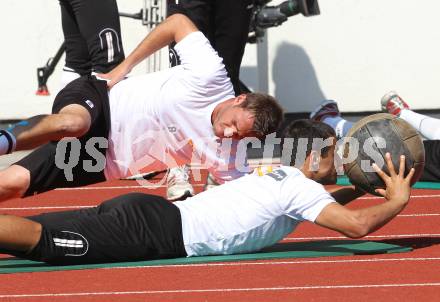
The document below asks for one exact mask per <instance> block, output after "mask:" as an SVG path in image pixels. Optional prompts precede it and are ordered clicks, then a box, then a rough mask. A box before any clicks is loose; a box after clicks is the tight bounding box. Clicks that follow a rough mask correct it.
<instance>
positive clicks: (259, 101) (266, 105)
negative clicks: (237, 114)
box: [240, 92, 284, 136]
mask: <svg viewBox="0 0 440 302" xmlns="http://www.w3.org/2000/svg"><path fill="white" fill-rule="evenodd" d="M240 107H241V108H244V109H245V110H247V111H249V112H251V113H252V114H253V115H254V125H253V127H252V131H254V132H255V133H256V135H257V136H265V135H267V134H269V133H272V132H275V131H277V130H278V128H279V127H280V125H281V123H282V122H283V117H284V112H283V108H282V107H281V106H280V104H279V103H278V101H277V100H276V99H275V98H274V97H272V96H270V95H268V94H264V93H257V92H252V93H248V94H246V99H245V100H244V101H243V102H242V103H241V104H240Z"/></svg>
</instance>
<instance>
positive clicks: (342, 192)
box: [327, 186, 365, 205]
mask: <svg viewBox="0 0 440 302" xmlns="http://www.w3.org/2000/svg"><path fill="white" fill-rule="evenodd" d="M327 192H329V193H330V195H331V196H332V197H333V198H334V199H335V200H336V201H337V202H338V203H339V204H341V205H346V204H348V203H349V202H351V201H353V200H355V199H356V198H359V197H361V196H363V195H365V192H364V191H362V190H361V189H359V188H357V187H355V186H349V187H344V188H339V187H338V188H330V189H328V190H327Z"/></svg>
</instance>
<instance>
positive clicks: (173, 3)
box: [167, 0, 215, 66]
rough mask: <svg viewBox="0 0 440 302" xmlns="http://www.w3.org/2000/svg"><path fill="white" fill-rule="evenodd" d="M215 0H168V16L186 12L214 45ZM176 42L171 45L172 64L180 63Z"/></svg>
mask: <svg viewBox="0 0 440 302" xmlns="http://www.w3.org/2000/svg"><path fill="white" fill-rule="evenodd" d="M213 1H215V0H168V1H167V5H168V6H167V13H168V16H171V15H174V14H184V15H185V16H187V17H188V18H189V19H191V21H192V22H194V24H195V25H196V26H197V28H198V29H199V30H200V31H201V32H202V33H203V34H204V35H205V36H206V37H207V38H208V40H209V41H210V42H211V44H212V45H213V46H214V44H213V41H214V31H213V28H214V11H213V10H214V5H213ZM174 45H175V44H174V43H173V44H171V45H170V50H169V52H170V66H176V65H180V59H179V57H178V55H177V53H176V51H175V50H174Z"/></svg>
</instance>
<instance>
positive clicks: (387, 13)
mask: <svg viewBox="0 0 440 302" xmlns="http://www.w3.org/2000/svg"><path fill="white" fill-rule="evenodd" d="M279 2H281V1H273V3H274V4H275V3H279ZM319 4H320V7H321V15H320V16H316V17H310V18H304V17H303V16H293V17H291V18H290V19H289V20H288V21H287V22H285V23H284V24H283V25H281V26H280V27H278V28H271V29H270V30H269V39H268V41H269V76H270V83H269V91H270V93H274V94H275V95H276V96H277V97H278V98H279V99H280V101H281V102H282V104H283V105H284V106H285V107H286V109H287V111H292V112H295V111H297V112H304V111H310V110H312V109H313V108H314V107H315V106H316V105H317V104H318V103H319V102H320V101H321V100H322V99H325V98H330V99H335V100H337V101H338V102H339V104H340V109H341V110H343V111H366V110H379V100H380V98H381V97H382V95H383V94H385V93H386V92H388V91H389V90H396V91H398V93H399V94H400V95H401V96H402V97H403V98H404V99H406V100H407V101H408V102H409V103H410V105H411V106H412V107H413V108H419V109H421V108H426V109H439V108H440V30H439V28H440V20H439V17H438V13H439V11H440V2H439V1H435V0H422V1H413V0H386V1H381V0H319ZM254 52H255V48H254V47H248V49H247V51H246V56H245V61H244V62H243V77H244V78H245V81H247V82H248V83H250V84H251V86H254V87H255V86H256V82H255V81H256V76H255V74H252V73H251V71H253V70H255V65H254V62H255V54H254Z"/></svg>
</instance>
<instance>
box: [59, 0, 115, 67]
mask: <svg viewBox="0 0 440 302" xmlns="http://www.w3.org/2000/svg"><path fill="white" fill-rule="evenodd" d="M59 2H60V6H61V21H62V22H61V23H62V26H63V33H64V43H65V48H66V67H67V68H68V69H72V70H73V71H75V72H76V73H79V74H81V75H86V74H90V72H92V71H95V72H100V73H107V72H109V71H110V70H112V69H113V68H114V67H116V66H117V65H118V64H119V63H121V62H122V61H123V60H124V50H123V48H122V38H121V27H120V24H119V13H118V6H117V3H116V0H99V1H96V0H60V1H59Z"/></svg>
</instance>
